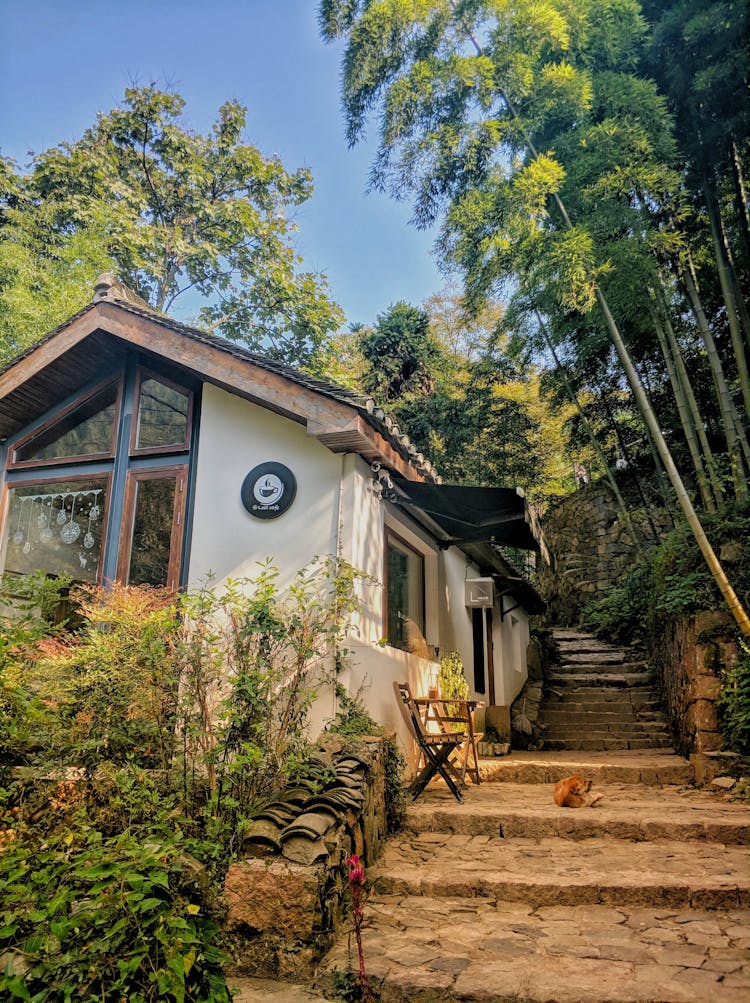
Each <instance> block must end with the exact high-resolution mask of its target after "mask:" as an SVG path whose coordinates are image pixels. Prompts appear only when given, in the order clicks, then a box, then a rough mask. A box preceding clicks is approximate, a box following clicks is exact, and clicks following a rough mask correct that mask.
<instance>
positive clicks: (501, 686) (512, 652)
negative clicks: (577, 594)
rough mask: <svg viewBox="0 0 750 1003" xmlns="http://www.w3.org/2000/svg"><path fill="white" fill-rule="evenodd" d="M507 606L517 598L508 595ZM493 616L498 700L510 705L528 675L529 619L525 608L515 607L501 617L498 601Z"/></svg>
mask: <svg viewBox="0 0 750 1003" xmlns="http://www.w3.org/2000/svg"><path fill="white" fill-rule="evenodd" d="M503 602H504V603H505V605H506V607H510V606H514V605H515V600H514V599H513V598H512V597H511V596H505V597H504V598H503ZM492 616H493V641H494V660H495V699H496V701H497V703H498V704H499V705H500V706H506V707H509V706H510V705H511V704H512V703H513V701H514V700H515V698H516V697H517V696H518V694H519V693H520V692H521V689H522V687H523V684H524V683H525V682H526V678H527V676H528V672H527V668H526V648H527V647H528V644H529V618H528V615H527V614H526V612H525V610H523V609H521V608H520V607H519V608H518V609H514V610H513V612H512V613H506V614H505V616H504V617H503V618H502V619H501V617H500V606H499V602H498V603H496V604H495V609H494V610H493V613H492Z"/></svg>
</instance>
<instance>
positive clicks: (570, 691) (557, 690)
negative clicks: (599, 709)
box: [543, 676, 661, 707]
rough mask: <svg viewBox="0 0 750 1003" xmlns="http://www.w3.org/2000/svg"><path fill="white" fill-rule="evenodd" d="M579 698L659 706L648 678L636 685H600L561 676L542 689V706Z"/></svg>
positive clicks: (585, 679)
mask: <svg viewBox="0 0 750 1003" xmlns="http://www.w3.org/2000/svg"><path fill="white" fill-rule="evenodd" d="M577 700H580V701H581V702H582V703H588V704H589V703H609V702H611V701H619V700H623V701H626V702H630V703H631V704H633V706H634V707H638V706H648V707H659V706H661V704H660V701H659V699H658V696H657V694H656V692H655V690H654V686H653V685H652V684H651V682H650V681H649V680H646V682H642V683H639V684H638V685H634V686H630V685H627V684H626V685H616V686H608V685H606V684H605V685H600V684H599V683H596V684H592V681H591V679H589V678H588V677H586V676H584V677H583V678H574V677H573V676H562V677H560V678H559V679H557V680H555V681H554V682H551V681H550V682H549V683H548V684H547V687H546V689H545V690H544V701H543V706H546V705H547V704H555V703H559V702H566V703H568V702H571V701H577Z"/></svg>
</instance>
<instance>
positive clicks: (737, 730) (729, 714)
mask: <svg viewBox="0 0 750 1003" xmlns="http://www.w3.org/2000/svg"><path fill="white" fill-rule="evenodd" d="M717 707H718V710H719V720H720V725H721V731H722V734H723V736H724V742H725V744H726V746H727V747H728V748H729V749H730V750H731V751H732V752H737V753H739V755H741V756H750V646H748V645H747V644H745V643H743V642H740V656H739V657H738V659H737V661H736V662H735V664H734V665H733V666H732V667H731V668H730V669H729V670H728V671H727V672H726V673H725V674H724V678H723V680H722V688H721V692H720V694H719V698H718V700H717Z"/></svg>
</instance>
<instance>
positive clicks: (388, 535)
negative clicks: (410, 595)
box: [383, 526, 427, 651]
mask: <svg viewBox="0 0 750 1003" xmlns="http://www.w3.org/2000/svg"><path fill="white" fill-rule="evenodd" d="M392 540H394V541H395V542H396V543H397V544H398V546H399V547H401V548H403V549H404V550H405V551H407V552H408V553H410V554H413V555H414V556H415V557H418V558H419V561H420V564H421V567H422V594H421V600H422V623H421V624H418V625H417V626H418V627H419V629H420V631H421V632H422V635H423V636H424V634H425V631H426V629H427V562H426V560H425V555H424V554H423V553H422V552H421V551H419V550H417V548H416V547H415V546H413V545H412V544H411V543H409V542H408V540H405V539H404V538H403V537H402V536H399V534H398V533H397V532H395V530H393V529H391V527H390V526H386V527H385V543H384V547H383V637H385V638H386V640H387V641H388V644H389V646H390V647H392V648H396V649H397V650H398V651H405V650H406V649H405V648H400V647H399V646H398V645H397V644H393V643H392V642H391V640H390V638H389V637H388V611H389V604H388V592H389V574H388V548H389V546H390V543H391V541H392ZM397 549H398V548H397Z"/></svg>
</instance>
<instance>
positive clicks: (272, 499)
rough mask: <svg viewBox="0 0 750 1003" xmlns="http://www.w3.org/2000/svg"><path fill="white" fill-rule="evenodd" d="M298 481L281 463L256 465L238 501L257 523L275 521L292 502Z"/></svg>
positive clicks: (243, 484)
mask: <svg viewBox="0 0 750 1003" xmlns="http://www.w3.org/2000/svg"><path fill="white" fill-rule="evenodd" d="M296 494H297V481H296V479H295V476H294V474H293V473H292V472H291V470H290V469H289V467H285V466H284V464H283V463H272V462H269V463H259V464H258V466H257V467H253V469H252V470H251V471H250V473H249V474H248V475H247V477H246V478H245V480H244V481H243V482H242V490H241V492H240V497H241V498H242V504H243V505H244V506H245V508H246V509H247V511H248V512H249V513H250V515H254V516H255V518H256V519H276V518H277V516H280V515H283V513H284V512H286V510H287V509H288V508H289V506H290V505H291V504H292V502H293V501H294V496H295V495H296Z"/></svg>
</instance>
